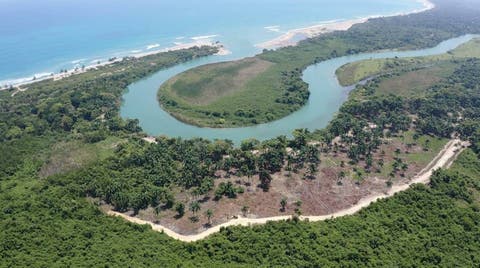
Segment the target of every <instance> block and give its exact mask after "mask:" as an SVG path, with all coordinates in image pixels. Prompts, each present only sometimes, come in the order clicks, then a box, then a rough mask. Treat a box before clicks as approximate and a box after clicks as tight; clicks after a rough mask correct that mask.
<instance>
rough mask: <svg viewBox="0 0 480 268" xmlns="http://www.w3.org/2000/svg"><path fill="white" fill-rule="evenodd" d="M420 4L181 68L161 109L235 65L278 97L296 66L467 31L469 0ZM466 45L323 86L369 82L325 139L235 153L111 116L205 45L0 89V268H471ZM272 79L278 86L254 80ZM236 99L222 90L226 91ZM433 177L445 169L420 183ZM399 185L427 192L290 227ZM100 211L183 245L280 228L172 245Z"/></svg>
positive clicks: (474, 158) (472, 170)
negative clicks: (250, 53) (129, 94)
mask: <svg viewBox="0 0 480 268" xmlns="http://www.w3.org/2000/svg"><path fill="white" fill-rule="evenodd" d="M435 4H436V8H435V9H433V10H430V11H427V12H423V13H418V14H412V15H408V16H397V17H391V18H376V19H371V20H369V21H368V22H366V23H364V24H359V25H356V26H354V27H352V28H351V29H349V30H348V31H345V32H335V33H328V34H325V35H322V36H320V37H316V38H312V39H308V40H306V41H303V42H300V43H299V44H298V45H297V46H293V47H288V48H282V49H278V50H275V51H265V52H264V53H262V54H260V55H258V56H256V57H254V58H248V59H243V60H240V61H235V62H233V63H224V64H223V65H222V66H221V68H220V69H221V70H222V71H221V72H217V67H219V66H217V65H213V66H205V67H202V69H198V70H192V72H191V73H190V74H188V75H189V77H190V78H189V79H191V80H185V81H184V80H180V79H179V80H176V81H175V78H173V80H172V81H170V82H172V83H171V84H172V93H171V94H172V96H174V97H175V98H179V99H180V98H182V99H186V100H189V101H190V102H191V103H204V102H205V103H206V102H208V99H202V98H201V97H199V95H195V94H196V93H194V92H190V91H189V88H188V87H185V86H184V85H186V84H188V83H190V82H191V81H193V83H196V84H197V83H198V84H201V85H205V84H207V85H219V84H228V85H232V84H229V83H231V80H228V79H227V80H225V79H224V77H222V76H224V74H225V70H229V71H230V72H231V73H230V74H236V75H235V77H238V75H239V74H241V73H242V71H243V70H250V69H249V68H252V69H255V70H259V69H261V68H266V71H264V72H259V74H258V76H257V77H255V80H256V79H263V78H262V77H264V76H265V77H269V79H271V80H270V82H271V83H277V84H278V85H280V86H281V85H286V84H284V83H287V82H286V81H287V80H284V79H283V78H284V77H283V75H284V74H285V75H290V76H291V77H290V78H291V79H293V80H294V81H301V72H302V70H303V69H305V68H306V66H308V65H310V64H313V63H315V62H320V61H323V60H326V59H330V58H335V57H338V56H340V55H348V54H356V53H360V52H375V51H380V50H385V49H423V48H426V47H433V46H435V45H437V44H438V43H439V42H441V41H443V40H446V39H449V38H452V37H457V36H461V35H464V34H478V33H480V23H479V20H480V16H479V14H480V7H479V6H478V4H477V3H476V2H475V1H469V0H465V1H460V2H455V3H453V2H452V1H444V0H435ZM478 44H479V41H478V39H472V40H471V41H469V42H468V43H466V44H464V45H462V46H460V47H459V48H457V49H455V50H453V51H451V52H449V53H447V54H443V55H437V56H428V57H415V58H410V59H379V60H372V61H364V62H356V63H351V64H349V65H346V66H344V67H343V68H341V69H340V70H338V72H337V74H338V76H339V77H343V78H342V80H343V81H344V83H345V84H355V83H356V82H357V81H360V80H363V79H365V78H370V79H367V81H364V83H360V84H358V85H356V87H355V88H354V89H353V91H352V92H351V94H350V96H349V99H348V100H347V101H346V102H345V103H344V104H343V105H342V107H341V108H340V110H339V111H338V114H337V115H336V116H335V117H334V118H333V119H332V121H331V122H330V124H329V125H328V126H327V127H326V128H325V129H320V130H306V129H300V130H297V131H295V133H294V134H293V138H291V139H288V138H286V137H284V136H280V137H277V138H274V139H271V140H266V141H258V140H255V139H250V140H246V141H244V142H242V143H241V145H240V146H235V145H234V144H233V143H232V142H230V141H228V140H217V141H210V140H205V139H189V140H185V139H181V138H173V137H158V138H155V139H149V140H148V141H145V139H144V138H145V136H146V134H145V133H142V132H141V128H140V127H139V125H138V120H125V119H123V118H122V117H121V116H120V114H119V108H120V105H121V97H122V94H123V93H124V91H125V90H126V88H127V86H128V85H129V84H131V83H133V82H135V81H138V80H139V79H142V78H144V77H146V76H147V75H149V74H153V73H154V72H156V71H158V70H160V69H162V68H166V67H170V66H173V65H175V64H179V63H183V62H186V61H188V60H191V59H194V58H196V57H203V56H207V55H212V54H214V53H217V52H218V48H215V47H196V48H190V49H184V50H179V51H171V52H165V53H160V54H155V55H150V56H148V57H144V58H138V59H137V58H127V59H124V60H122V61H118V62H115V63H112V64H111V65H108V66H101V67H99V68H96V69H92V70H89V71H87V72H84V73H82V74H78V75H73V76H69V77H65V78H64V79H61V80H57V81H53V80H45V81H41V82H37V83H32V84H29V85H28V88H22V90H20V89H15V88H12V89H11V90H4V91H0V111H1V112H0V150H1V151H2V152H4V153H2V154H0V208H1V209H0V248H1V249H2V250H1V251H0V263H1V265H4V266H7V267H8V266H15V267H49V266H71V267H76V266H88V267H92V266H117V267H118V266H132V267H152V266H159V267H177V266H185V267H218V266H228V267H252V266H254V267H258V266H259V267H261V266H286V267H321V266H327V267H328V266H329V267H335V266H337V267H343V266H350V267H371V266H387V267H422V266H432V267H435V266H443V267H455V266H460V267H475V266H476V265H478V263H479V262H480V258H479V256H480V254H479V252H480V243H479V241H478V239H477V238H478V237H479V235H480V216H479V211H480V202H479V198H478V196H479V195H480V187H479V178H480V170H479V166H480V120H479V118H480V117H479V114H480V105H478V104H479V103H480V88H479V84H480V81H479V77H480V76H479V75H478V74H479V73H480V59H479V55H478ZM272 64H273V65H272ZM238 66H240V67H238ZM279 66H281V68H282V70H283V71H286V72H278V71H279V70H280V69H275V70H276V71H275V72H271V73H270V71H269V70H273V69H272V68H280V67H279ZM209 67H214V68H213V69H208V68H209ZM203 68H205V69H203ZM245 72H246V73H247V74H248V73H249V72H248V71H245ZM251 72H253V71H251ZM267 74H270V75H271V76H266V75H267ZM350 76H353V77H354V78H353V79H351V78H350ZM204 77H207V78H208V77H210V78H209V79H206V80H205V79H204ZM179 78H182V77H179ZM290 78H289V79H290ZM179 81H181V82H179ZM252 81H253V80H252ZM288 81H292V80H288ZM177 82H179V84H176V83H177ZM237 82H238V84H235V86H238V85H240V86H241V87H248V85H249V83H250V82H248V81H247V82H245V81H243V80H241V81H237ZM242 83H245V84H243V85H242ZM175 84H176V85H175ZM241 91H242V90H238V91H236V90H235V87H233V88H232V92H236V93H233V94H238V92H241ZM15 92H16V94H13V93H15ZM202 93H205V94H208V95H209V96H216V97H218V98H219V99H221V98H225V95H223V96H222V95H221V93H219V92H217V91H215V87H210V86H205V87H202ZM173 94H175V95H173ZM217 95H220V96H217ZM207 105H212V104H207ZM467 147H468V148H467ZM446 156H447V157H446ZM439 163H440V164H441V165H440V166H441V167H443V168H442V169H440V170H435V171H433V172H432V167H438V165H439ZM449 167H450V168H449ZM425 171H428V172H427V173H425ZM425 174H427V175H428V176H424V175H425ZM418 175H420V177H421V178H422V180H419V181H417V180H416V178H418ZM412 182H422V183H428V182H430V183H429V184H428V185H423V184H418V185H414V186H413V187H411V188H410V189H408V190H406V191H403V192H401V193H397V194H396V195H394V196H393V197H391V198H388V199H383V200H379V201H378V202H376V203H374V204H372V205H371V206H370V207H368V208H365V209H362V210H360V211H359V212H358V213H355V215H351V216H346V217H340V218H335V219H329V220H326V221H322V222H315V223H313V222H312V223H309V222H305V221H302V220H301V219H303V218H302V217H301V216H302V215H306V216H319V215H331V214H332V213H335V212H338V211H339V210H342V209H348V208H350V207H352V206H355V205H356V203H357V202H358V203H360V204H361V203H362V200H364V198H366V197H367V198H368V197H371V196H374V197H376V196H385V195H384V193H385V192H390V191H392V189H402V190H404V189H407V188H408V186H409V185H410V184H411V183H412ZM399 187H400V188H399ZM109 211H110V212H111V211H114V212H115V213H116V215H123V216H124V218H126V219H130V220H131V221H132V222H135V221H137V222H144V221H148V222H150V223H151V224H152V225H154V226H160V225H161V226H166V227H169V229H171V230H173V231H175V232H176V233H177V234H178V233H181V234H184V235H191V234H197V233H202V232H204V231H208V230H211V229H212V228H215V226H216V225H218V224H221V223H224V222H227V221H230V220H231V219H232V218H235V217H241V218H242V219H246V220H249V219H252V220H253V219H255V218H261V217H268V216H282V217H281V218H279V219H286V218H288V220H282V221H280V222H269V223H266V224H265V225H259V226H252V227H247V228H245V227H232V226H231V227H227V228H222V229H220V228H219V230H218V231H219V232H217V233H215V234H212V235H211V236H208V237H205V239H204V240H201V241H196V242H194V243H188V244H187V243H183V242H181V241H176V240H175V239H172V238H170V237H168V236H167V235H166V233H161V232H155V231H153V230H152V228H151V227H150V226H148V225H138V224H135V223H130V222H127V221H126V220H125V219H124V218H119V217H111V216H109V215H107V214H106V213H105V212H109ZM345 214H348V213H345ZM132 219H133V220H132ZM140 219H143V221H139V220H140ZM155 224H156V225H155ZM157 230H159V229H157Z"/></svg>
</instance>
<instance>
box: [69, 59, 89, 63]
mask: <svg viewBox="0 0 480 268" xmlns="http://www.w3.org/2000/svg"><path fill="white" fill-rule="evenodd" d="M85 60H86V59H79V60H73V61H71V62H70V63H71V64H79V63H81V62H84V61H85Z"/></svg>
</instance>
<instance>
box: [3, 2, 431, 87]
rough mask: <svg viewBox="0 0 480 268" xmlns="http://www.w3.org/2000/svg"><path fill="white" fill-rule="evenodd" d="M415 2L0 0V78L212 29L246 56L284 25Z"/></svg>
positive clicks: (388, 10)
mask: <svg viewBox="0 0 480 268" xmlns="http://www.w3.org/2000/svg"><path fill="white" fill-rule="evenodd" d="M421 7H422V5H421V4H420V3H419V2H417V1H415V0H362V1H359V0H335V1H331V0H261V1H259V0H242V1H240V0H211V1H200V0H189V1H185V0H177V1H170V0H168V1H167V0H137V1H131V0H82V1H67V0H0V18H1V22H0V85H4V84H7V83H9V81H12V80H17V79H21V78H25V79H31V78H32V77H33V76H34V75H36V76H37V77H40V76H42V74H47V73H51V72H58V71H59V70H60V69H64V68H69V69H70V68H73V67H75V66H81V65H89V64H91V63H92V62H95V61H97V60H105V59H108V58H110V57H113V56H126V55H128V54H132V53H134V52H139V51H148V49H147V48H148V47H156V48H165V47H171V46H173V45H174V43H175V42H184V43H188V42H191V41H192V38H194V37H198V36H207V35H216V36H215V37H213V39H215V41H216V40H219V41H221V42H223V43H224V44H225V45H226V46H227V47H228V48H229V50H231V51H232V52H233V54H232V56H231V57H244V56H249V55H253V54H255V53H256V52H258V49H257V48H255V46H254V45H255V44H257V43H260V42H263V41H267V40H270V39H272V38H274V37H276V36H279V35H280V34H281V32H283V31H286V30H290V29H294V28H299V27H305V26H309V25H315V24H318V23H321V22H324V21H330V20H338V19H351V18H357V17H365V16H370V15H378V14H394V13H398V12H407V11H411V10H414V9H419V8H421ZM268 26H278V27H273V28H268ZM266 27H267V28H266Z"/></svg>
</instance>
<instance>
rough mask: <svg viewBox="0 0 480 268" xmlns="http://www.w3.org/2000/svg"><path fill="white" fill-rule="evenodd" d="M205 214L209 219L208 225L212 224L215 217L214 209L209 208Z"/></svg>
mask: <svg viewBox="0 0 480 268" xmlns="http://www.w3.org/2000/svg"><path fill="white" fill-rule="evenodd" d="M205 216H207V219H208V225H212V221H211V220H212V217H213V211H212V210H211V209H208V210H207V211H206V212H205Z"/></svg>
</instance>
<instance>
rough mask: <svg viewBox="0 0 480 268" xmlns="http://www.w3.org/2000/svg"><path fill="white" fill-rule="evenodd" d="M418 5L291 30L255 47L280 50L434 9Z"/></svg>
mask: <svg viewBox="0 0 480 268" xmlns="http://www.w3.org/2000/svg"><path fill="white" fill-rule="evenodd" d="M419 2H420V3H422V5H423V6H424V8H422V9H416V10H412V11H411V12H404V13H396V14H392V15H387V16H384V15H374V16H368V17H364V18H359V19H351V20H341V21H333V22H330V23H324V24H318V25H313V26H309V27H305V28H299V29H293V30H290V31H288V32H286V33H285V34H283V35H281V36H279V37H277V38H274V39H272V40H269V41H267V42H263V43H260V44H257V45H256V46H257V47H259V48H263V49H275V48H280V47H286V46H295V45H296V44H298V42H300V41H302V40H305V39H308V38H312V37H316V36H319V35H321V34H326V33H330V32H334V31H347V30H348V29H350V28H351V27H352V26H354V25H356V24H360V23H365V22H367V21H368V20H369V19H374V18H382V17H394V16H405V15H410V14H416V13H420V12H425V11H428V10H430V9H433V8H435V4H433V3H432V2H430V1H428V0H419Z"/></svg>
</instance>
